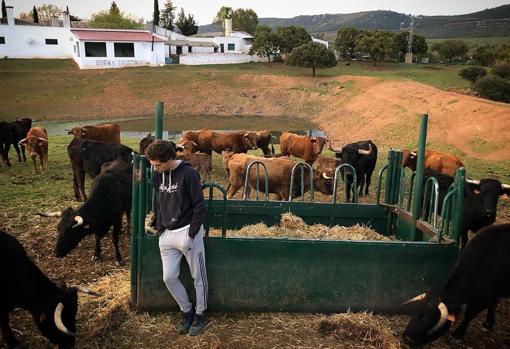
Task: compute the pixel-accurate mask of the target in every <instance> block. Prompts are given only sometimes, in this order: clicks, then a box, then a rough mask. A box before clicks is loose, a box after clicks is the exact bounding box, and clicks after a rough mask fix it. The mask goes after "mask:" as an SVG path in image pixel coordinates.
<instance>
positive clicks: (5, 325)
mask: <svg viewBox="0 0 510 349" xmlns="http://www.w3.org/2000/svg"><path fill="white" fill-rule="evenodd" d="M0 328H1V329H2V337H3V339H4V342H5V343H6V344H7V347H9V348H15V347H17V346H18V345H19V344H20V342H19V341H18V340H17V339H16V337H14V334H13V333H12V329H11V326H9V312H8V311H7V310H2V311H0Z"/></svg>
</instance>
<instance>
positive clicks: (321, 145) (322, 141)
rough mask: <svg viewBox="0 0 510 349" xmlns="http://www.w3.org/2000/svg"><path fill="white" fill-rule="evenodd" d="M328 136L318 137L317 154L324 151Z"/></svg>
mask: <svg viewBox="0 0 510 349" xmlns="http://www.w3.org/2000/svg"><path fill="white" fill-rule="evenodd" d="M326 141H327V140H326V138H324V137H317V140H316V142H315V143H316V149H317V154H320V153H322V149H324V146H325V145H326Z"/></svg>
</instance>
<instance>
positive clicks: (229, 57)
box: [179, 53, 267, 65]
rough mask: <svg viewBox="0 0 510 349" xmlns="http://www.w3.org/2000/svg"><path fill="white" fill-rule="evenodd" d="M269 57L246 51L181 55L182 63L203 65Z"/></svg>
mask: <svg viewBox="0 0 510 349" xmlns="http://www.w3.org/2000/svg"><path fill="white" fill-rule="evenodd" d="M266 60H267V59H265V58H264V57H259V56H250V55H248V54H245V53H224V54H218V53H209V54H189V55H182V56H180V57H179V63H180V64H186V65H202V64H204V65H205V64H236V63H249V62H265V61H266Z"/></svg>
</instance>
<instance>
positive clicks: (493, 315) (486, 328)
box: [482, 300, 498, 332]
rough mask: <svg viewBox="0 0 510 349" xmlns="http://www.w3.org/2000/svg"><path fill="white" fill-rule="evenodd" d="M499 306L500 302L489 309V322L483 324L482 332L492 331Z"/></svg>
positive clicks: (492, 304) (496, 302)
mask: <svg viewBox="0 0 510 349" xmlns="http://www.w3.org/2000/svg"><path fill="white" fill-rule="evenodd" d="M497 306H498V300H496V301H494V302H493V303H491V304H490V305H489V306H488V307H487V320H486V321H485V322H484V323H483V324H482V330H484V331H488V332H490V331H492V328H493V327H494V322H495V319H496V307H497Z"/></svg>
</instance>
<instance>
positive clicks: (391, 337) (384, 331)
mask: <svg viewBox="0 0 510 349" xmlns="http://www.w3.org/2000/svg"><path fill="white" fill-rule="evenodd" d="M387 322H388V321H387V320H386V319H384V318H382V317H380V316H375V315H373V314H371V313H368V312H361V313H352V312H350V311H349V312H347V313H342V314H334V315H331V316H328V317H326V318H324V319H322V320H321V321H320V323H319V333H321V334H323V335H326V336H333V337H334V338H335V339H336V340H338V341H339V342H340V343H341V344H342V345H347V346H349V345H352V347H356V348H358V347H359V348H374V349H379V348H381V349H397V348H400V347H401V346H400V341H399V340H398V338H397V334H396V333H395V332H394V331H392V330H391V328H390V327H389V324H388V323H387Z"/></svg>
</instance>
